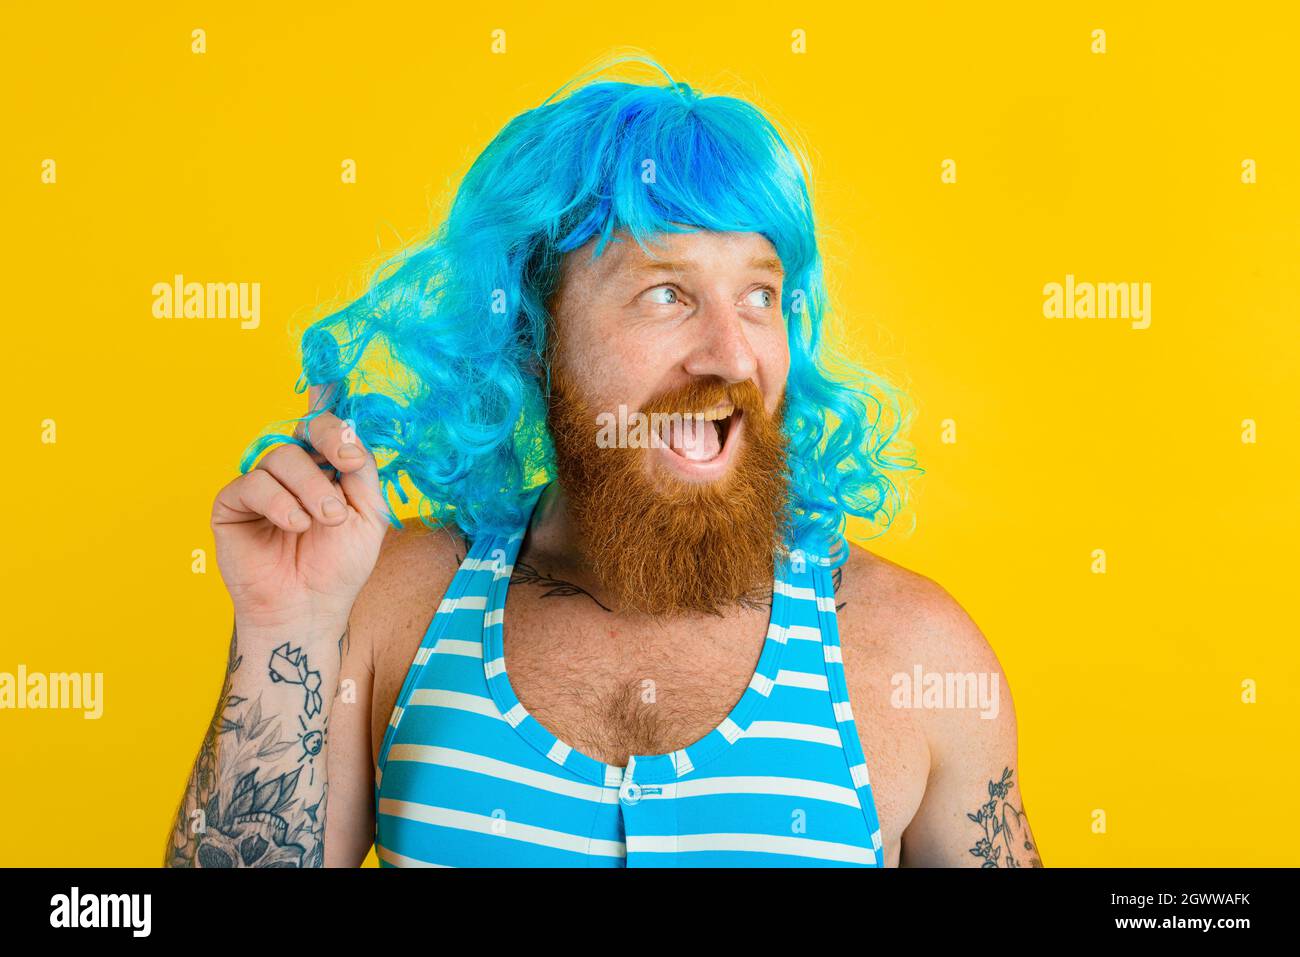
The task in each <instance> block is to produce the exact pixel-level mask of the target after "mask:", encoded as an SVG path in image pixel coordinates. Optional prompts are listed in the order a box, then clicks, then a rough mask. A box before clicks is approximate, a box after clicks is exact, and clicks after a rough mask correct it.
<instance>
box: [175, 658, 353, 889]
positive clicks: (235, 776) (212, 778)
mask: <svg viewBox="0 0 1300 957" xmlns="http://www.w3.org/2000/svg"><path fill="white" fill-rule="evenodd" d="M344 638H346V633H345V635H344ZM344 638H340V639H339V647H340V651H342V647H343V643H344ZM243 663H244V655H243V654H241V653H240V652H239V649H238V636H237V635H234V634H232V636H231V639H230V658H229V662H228V665H227V668H226V678H225V683H224V684H223V686H222V689H221V696H220V698H219V699H218V700H217V709H216V713H215V714H214V715H213V717H212V723H211V724H210V725H209V727H208V731H207V735H206V736H205V737H204V739H203V745H202V747H201V748H200V750H199V756H198V759H197V760H196V761H195V763H194V770H193V772H192V773H191V775H190V781H189V786H188V787H187V788H186V791H185V796H184V798H183V799H182V801H181V806H180V810H179V811H178V812H177V815H176V823H175V825H174V827H173V829H172V835H171V840H170V841H169V843H168V848H167V855H166V859H165V861H164V863H165V865H166V866H169V867H321V866H323V864H324V858H325V842H324V837H325V797H326V792H327V785H328V782H327V781H326V779H325V753H326V743H327V738H328V733H329V714H328V708H327V704H328V702H326V701H325V700H323V699H322V696H321V691H320V689H321V674H320V672H319V671H318V670H315V669H313V668H312V666H311V663H310V662H309V661H308V656H307V652H306V651H305V650H304V649H302V648H295V647H293V646H292V645H290V644H288V643H287V642H286V643H285V644H282V645H280V646H279V647H278V648H275V649H274V650H273V651H271V652H270V653H269V654H268V655H266V657H265V659H264V662H263V668H264V670H263V671H262V672H261V673H260V674H259V673H257V672H254V673H251V674H250V673H248V671H247V669H245V671H244V673H243V674H241V675H240V676H239V677H240V678H242V679H243V680H242V681H241V683H240V689H239V690H241V691H245V692H246V693H248V694H254V695H255V697H254V698H253V700H252V701H250V700H249V698H248V697H247V696H245V695H240V694H235V693H232V688H233V686H234V684H235V682H236V680H237V678H236V672H237V671H239V668H240V665H241V664H243ZM250 663H251V662H250ZM291 686H296V687H291ZM264 700H265V701H266V702H267V703H268V705H270V706H272V707H273V708H274V709H275V710H274V712H273V713H267V712H268V711H269V710H270V707H268V708H264Z"/></svg>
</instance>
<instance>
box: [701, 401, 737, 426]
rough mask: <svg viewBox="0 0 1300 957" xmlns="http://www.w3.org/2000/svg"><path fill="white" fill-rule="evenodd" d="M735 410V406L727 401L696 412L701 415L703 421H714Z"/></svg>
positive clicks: (725, 416)
mask: <svg viewBox="0 0 1300 957" xmlns="http://www.w3.org/2000/svg"><path fill="white" fill-rule="evenodd" d="M735 411H736V407H735V406H734V405H733V404H731V403H730V402H728V403H727V404H725V405H716V406H714V407H713V408H712V409H710V410H709V411H707V412H699V413H697V414H698V415H699V416H701V417H702V418H703V419H704V421H705V422H715V421H717V420H718V419H725V418H727V416H729V415H731V413H732V412H735Z"/></svg>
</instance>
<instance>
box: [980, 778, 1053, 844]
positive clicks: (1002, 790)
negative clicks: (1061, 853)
mask: <svg viewBox="0 0 1300 957" xmlns="http://www.w3.org/2000/svg"><path fill="white" fill-rule="evenodd" d="M1013 773H1014V772H1012V770H1011V769H1010V768H1003V769H1002V778H1001V779H1000V780H998V781H989V799H988V801H987V802H985V803H984V804H982V805H980V808H979V810H978V811H977V812H976V813H974V814H971V813H970V812H969V811H968V812H967V813H966V816H967V817H968V818H970V819H971V820H972V821H974V822H975V823H976V824H978V825H979V826H980V827H981V828H983V829H984V836H983V837H982V838H980V841H979V843H978V844H976V845H975V846H974V847H972V848H971V849H970V852H971V853H972V854H974V855H975V856H976V857H982V858H984V863H983V864H982V865H980V866H981V867H1042V866H1043V862H1042V861H1041V860H1040V859H1039V856H1038V851H1037V849H1036V848H1035V847H1034V843H1033V840H1032V839H1031V836H1030V833H1029V826H1028V822H1027V821H1026V820H1025V812H1024V808H1023V806H1022V807H1021V808H1020V809H1017V808H1016V807H1015V806H1014V805H1013V804H1012V803H1011V802H1010V801H1008V800H1007V795H1008V794H1009V793H1010V792H1011V789H1012V788H1013V787H1015V782H1014V781H1013V780H1012V775H1013ZM1003 851H1006V856H1003Z"/></svg>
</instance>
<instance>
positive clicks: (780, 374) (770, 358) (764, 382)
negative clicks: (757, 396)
mask: <svg viewBox="0 0 1300 957" xmlns="http://www.w3.org/2000/svg"><path fill="white" fill-rule="evenodd" d="M757 355H758V387H759V389H760V390H762V392H763V396H764V398H765V399H766V401H767V411H768V412H775V411H776V407H777V405H778V404H780V401H781V395H782V394H783V393H784V392H785V383H786V379H787V378H789V375H790V343H789V341H788V340H787V339H786V336H785V331H784V330H782V331H781V332H780V334H779V335H774V336H772V337H770V338H769V339H766V340H765V341H764V342H763V343H762V345H761V347H760V351H758V353H757Z"/></svg>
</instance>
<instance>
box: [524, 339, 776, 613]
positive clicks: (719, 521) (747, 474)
mask: <svg viewBox="0 0 1300 957" xmlns="http://www.w3.org/2000/svg"><path fill="white" fill-rule="evenodd" d="M551 384H552V395H551V402H550V409H549V412H548V415H547V422H548V425H549V426H550V431H551V437H552V441H553V442H554V445H555V457H556V468H557V471H558V473H559V481H560V485H561V487H562V488H563V490H564V494H565V497H566V499H567V502H568V508H569V517H570V520H571V521H572V522H573V524H574V527H575V529H576V531H577V534H578V538H579V542H578V545H579V547H580V549H581V551H582V553H583V555H584V557H585V558H586V560H587V562H588V563H589V564H590V565H591V568H592V570H593V572H594V574H595V575H596V578H597V580H598V581H599V582H600V584H601V586H602V587H603V589H604V591H605V593H606V594H607V596H608V599H609V602H608V603H612V605H613V607H614V608H615V609H616V610H618V611H626V612H636V613H641V614H645V615H650V616H653V617H656V618H667V617H674V616H679V615H685V614H691V613H703V614H721V612H722V610H723V609H724V608H725V607H727V606H729V605H732V604H735V603H736V602H737V601H738V600H739V599H741V598H742V597H744V596H746V595H749V594H752V593H754V592H755V591H758V590H761V591H762V593H763V595H762V596H763V598H767V597H768V596H769V595H770V591H771V585H772V576H773V571H774V567H775V562H776V556H777V555H778V554H779V552H780V550H781V549H782V547H783V543H784V541H785V535H786V532H787V529H788V521H789V479H788V474H787V462H786V455H787V447H786V439H785V435H784V433H783V432H782V429H781V422H782V420H783V417H784V411H785V401H784V399H782V402H781V406H780V408H778V410H777V413H776V415H775V416H769V415H768V413H767V410H766V409H765V408H764V407H763V397H762V394H761V393H760V392H759V391H758V387H757V386H756V385H755V384H754V383H753V382H752V381H745V382H741V383H736V384H732V385H728V384H727V383H726V382H725V381H724V380H722V379H719V378H715V377H709V378H705V379H697V380H695V381H693V382H691V383H689V384H688V385H686V386H685V387H683V388H681V389H677V390H674V391H672V392H669V393H665V394H663V395H660V396H658V397H656V398H655V399H654V400H653V401H651V402H650V403H648V404H647V405H646V406H645V407H643V408H642V409H641V410H640V411H641V412H642V413H644V414H646V415H647V416H648V415H650V414H652V413H656V412H661V413H674V412H676V413H683V414H689V413H693V412H697V411H702V410H705V409H710V408H712V407H714V406H716V405H719V404H721V403H723V402H726V401H730V402H732V403H733V404H734V405H735V407H736V409H737V411H739V412H740V413H742V415H743V418H744V430H743V433H742V434H741V435H740V436H738V439H739V441H740V443H741V446H740V448H738V449H734V450H732V452H733V454H734V453H738V457H737V458H736V460H735V461H734V462H733V463H732V465H731V468H730V470H729V471H728V473H727V474H726V475H725V476H724V477H723V478H721V479H719V480H717V481H715V482H709V483H689V482H684V481H682V480H681V479H680V478H678V477H677V476H674V475H671V474H669V473H667V472H666V471H665V470H664V469H663V468H662V467H661V466H658V465H655V466H653V470H652V471H653V476H654V477H653V478H652V477H651V475H650V474H648V473H647V469H646V465H645V463H646V456H647V455H658V454H659V453H658V452H655V451H654V450H647V449H645V448H602V447H600V445H598V443H597V433H598V432H599V431H600V430H599V427H598V424H597V421H596V414H595V412H593V411H592V410H591V409H590V408H589V407H588V405H587V403H586V402H585V401H584V400H583V399H582V397H581V395H580V394H579V391H578V389H577V388H576V386H575V383H574V382H573V380H572V379H571V378H570V377H568V376H567V375H566V374H565V373H564V371H563V369H561V368H559V364H558V363H555V364H554V366H553V369H552V375H551ZM704 427H705V428H713V426H712V425H711V424H708V423H706V424H705V425H704Z"/></svg>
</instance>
